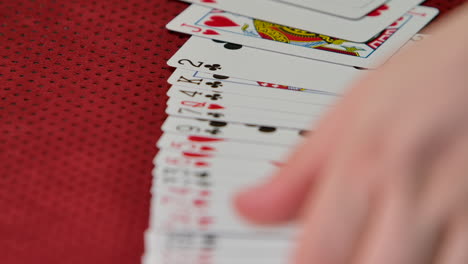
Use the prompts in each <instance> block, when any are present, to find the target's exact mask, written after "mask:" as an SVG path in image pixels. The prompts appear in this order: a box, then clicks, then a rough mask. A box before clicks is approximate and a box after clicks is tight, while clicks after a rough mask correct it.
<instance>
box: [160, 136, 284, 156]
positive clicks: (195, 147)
mask: <svg viewBox="0 0 468 264" xmlns="http://www.w3.org/2000/svg"><path fill="white" fill-rule="evenodd" d="M157 147H158V148H159V149H172V150H174V151H179V152H183V153H191V154H193V155H194V156H195V155H198V156H207V157H210V158H211V157H222V158H231V159H242V160H243V159H246V160H262V161H278V162H280V161H282V160H284V159H285V158H286V157H287V156H288V154H289V151H290V149H291V148H289V147H284V146H274V145H264V144H249V143H244V142H235V141H231V140H229V139H222V138H214V137H197V136H184V135H177V134H172V133H164V134H163V135H162V136H161V138H160V139H159V141H158V143H157Z"/></svg>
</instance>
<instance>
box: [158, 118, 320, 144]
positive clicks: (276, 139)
mask: <svg viewBox="0 0 468 264" xmlns="http://www.w3.org/2000/svg"><path fill="white" fill-rule="evenodd" d="M162 130H163V131H164V132H170V133H175V134H179V135H187V136H202V137H212V138H222V139H229V140H232V141H235V142H245V143H252V144H269V145H278V146H285V147H290V146H293V145H295V144H297V143H298V142H300V141H301V140H302V139H303V138H304V137H305V136H307V135H308V134H310V133H312V132H311V131H308V130H301V129H295V128H283V127H274V126H262V125H256V124H247V123H232V122H224V121H210V120H206V119H191V118H180V117H174V116H169V117H168V118H167V119H166V121H165V122H164V124H163V126H162Z"/></svg>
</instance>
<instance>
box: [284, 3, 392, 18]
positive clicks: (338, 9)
mask: <svg viewBox="0 0 468 264" xmlns="http://www.w3.org/2000/svg"><path fill="white" fill-rule="evenodd" d="M276 1H279V2H284V3H288V4H293V5H296V6H299V7H305V8H309V9H311V10H315V11H319V12H324V13H327V14H330V15H334V16H341V17H344V18H348V19H358V18H362V17H363V16H365V15H367V14H369V13H370V12H372V11H374V10H376V9H377V8H378V7H380V6H382V5H383V4H384V3H385V2H387V1H388V0H346V1H343V0H328V1H321V0H276Z"/></svg>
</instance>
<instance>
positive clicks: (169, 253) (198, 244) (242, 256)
mask: <svg viewBox="0 0 468 264" xmlns="http://www.w3.org/2000/svg"><path fill="white" fill-rule="evenodd" d="M145 239H146V241H147V242H148V243H147V245H148V246H150V247H151V253H150V254H148V255H147V256H146V258H145V261H147V262H146V263H161V264H187V263H200V264H217V263H221V264H228V263H229V264H234V263H239V262H241V263H247V264H250V263H252V264H254V263H272V264H276V263H278V264H280V263H286V260H287V258H288V257H289V255H290V253H291V252H292V249H293V246H294V243H292V242H291V241H287V240H281V239H277V238H276V237H268V236H267V237H257V236H252V235H251V236H236V235H230V234H217V233H209V232H207V233H197V232H167V233H148V234H147V235H146V237H145Z"/></svg>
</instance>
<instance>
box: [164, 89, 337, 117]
mask: <svg viewBox="0 0 468 264" xmlns="http://www.w3.org/2000/svg"><path fill="white" fill-rule="evenodd" d="M167 95H168V96H169V97H170V98H175V99H177V100H196V101H197V102H199V103H201V104H203V105H209V104H213V103H214V104H220V105H222V106H229V107H231V106H232V107H241V108H242V110H248V109H261V110H270V111H275V112H285V113H297V114H301V115H304V114H305V115H311V114H316V113H317V112H323V111H325V110H327V109H328V108H329V106H326V105H321V104H306V103H299V102H291V101H286V100H280V99H277V100H274V99H268V98H261V97H253V96H243V95H236V94H230V93H222V92H212V91H209V90H208V91H205V90H201V89H197V88H188V87H179V86H172V87H171V88H170V89H169V90H168V92H167Z"/></svg>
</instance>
